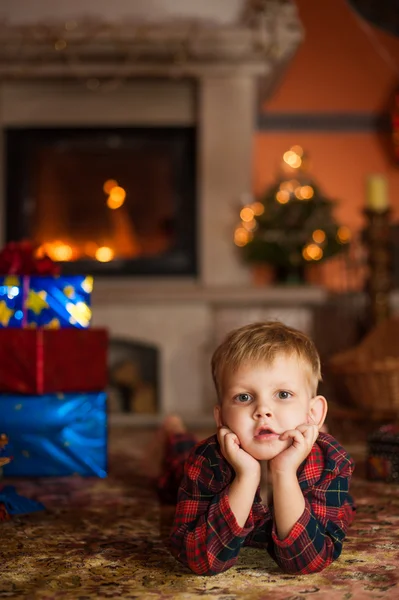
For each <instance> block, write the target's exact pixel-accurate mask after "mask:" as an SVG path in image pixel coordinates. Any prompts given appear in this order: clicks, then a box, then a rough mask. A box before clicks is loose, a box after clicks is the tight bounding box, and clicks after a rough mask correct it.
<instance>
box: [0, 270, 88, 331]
mask: <svg viewBox="0 0 399 600" xmlns="http://www.w3.org/2000/svg"><path fill="white" fill-rule="evenodd" d="M92 289H93V278H92V277H91V276H85V275H68V276H61V275H5V276H0V328H4V327H18V328H21V327H46V328H50V329H59V328H60V327H74V328H87V327H89V325H90V321H91V309H90V304H91V292H92Z"/></svg>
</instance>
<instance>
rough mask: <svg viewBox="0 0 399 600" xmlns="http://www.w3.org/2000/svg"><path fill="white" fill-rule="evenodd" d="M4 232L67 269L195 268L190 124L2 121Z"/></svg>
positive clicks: (151, 271) (158, 271)
mask: <svg viewBox="0 0 399 600" xmlns="http://www.w3.org/2000/svg"><path fill="white" fill-rule="evenodd" d="M6 156H7V167H6V180H7V188H6V189H7V195H6V197H7V202H6V209H7V239H8V240H9V241H10V240H20V239H31V240H33V241H34V242H36V243H37V244H38V246H39V254H40V253H47V254H48V255H49V256H50V257H51V258H52V259H53V260H55V261H58V262H60V263H62V267H63V268H62V270H63V272H66V273H74V272H75V273H76V272H85V271H88V272H91V273H94V274H96V273H97V274H118V275H121V274H122V275H123V274H137V275H146V274H148V275H173V274H190V275H195V274H196V240H195V238H196V235H195V233H196V222H195V217H196V202H195V196H196V184H195V131H194V129H193V128H185V127H179V128H166V127H165V128H128V129H126V128H118V129H81V128H80V129H56V128H52V129H8V130H7V131H6Z"/></svg>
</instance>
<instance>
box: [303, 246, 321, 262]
mask: <svg viewBox="0 0 399 600" xmlns="http://www.w3.org/2000/svg"><path fill="white" fill-rule="evenodd" d="M302 256H303V258H304V259H305V260H308V261H309V260H321V259H322V258H323V250H322V249H321V248H320V246H318V245H317V244H308V245H307V246H305V248H304V249H303V251H302Z"/></svg>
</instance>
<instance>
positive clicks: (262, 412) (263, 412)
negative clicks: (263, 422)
mask: <svg viewBox="0 0 399 600" xmlns="http://www.w3.org/2000/svg"><path fill="white" fill-rule="evenodd" d="M271 416H272V411H271V409H270V407H268V406H261V405H258V406H257V407H256V409H255V417H256V418H257V419H262V418H263V417H268V418H269V419H270V417H271Z"/></svg>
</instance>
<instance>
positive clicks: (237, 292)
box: [93, 278, 328, 307]
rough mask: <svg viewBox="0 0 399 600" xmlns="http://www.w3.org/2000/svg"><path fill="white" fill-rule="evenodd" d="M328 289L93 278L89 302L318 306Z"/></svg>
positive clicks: (301, 286)
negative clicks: (92, 288)
mask: <svg viewBox="0 0 399 600" xmlns="http://www.w3.org/2000/svg"><path fill="white" fill-rule="evenodd" d="M327 298H328V292H327V291H326V290H325V289H324V288H321V287H317V286H311V285H292V286H289V285H281V286H279V285H273V286H266V287H251V286H203V285H201V284H198V283H195V282H192V283H190V282H187V281H184V282H181V281H174V282H172V283H169V282H160V281H152V282H148V283H146V282H137V281H131V280H121V279H118V280H110V279H107V280H105V281H103V280H102V279H101V278H97V279H96V282H95V286H94V290H93V305H94V306H101V305H103V304H108V303H109V302H110V301H111V302H113V303H114V304H115V305H126V304H127V305H132V304H164V305H166V304H177V305H178V304H185V305H186V304H188V303H190V304H206V305H211V306H215V307H217V306H225V307H226V306H245V305H251V306H293V305H295V306H318V305H322V304H324V303H325V302H326V300H327Z"/></svg>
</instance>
